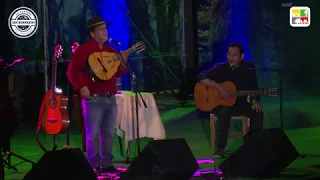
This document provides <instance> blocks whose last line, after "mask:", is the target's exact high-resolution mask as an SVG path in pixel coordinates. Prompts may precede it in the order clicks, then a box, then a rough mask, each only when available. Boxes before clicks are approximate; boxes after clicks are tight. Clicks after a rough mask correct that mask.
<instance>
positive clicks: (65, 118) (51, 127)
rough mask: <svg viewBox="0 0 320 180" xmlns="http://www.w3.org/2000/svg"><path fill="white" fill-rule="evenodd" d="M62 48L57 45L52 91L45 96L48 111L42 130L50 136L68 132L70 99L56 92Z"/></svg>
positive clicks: (43, 118)
mask: <svg viewBox="0 0 320 180" xmlns="http://www.w3.org/2000/svg"><path fill="white" fill-rule="evenodd" d="M62 51H63V49H62V46H61V45H60V44H58V45H56V47H55V53H54V57H53V60H52V77H51V89H49V90H48V92H47V93H46V94H45V96H44V99H45V101H46V109H45V112H44V114H43V116H42V129H43V130H44V132H46V133H47V134H50V135H55V134H64V133H66V132H67V131H68V129H69V125H70V118H69V114H68V97H67V96H63V95H62V94H59V93H57V92H56V73H57V59H58V58H60V57H61V54H62Z"/></svg>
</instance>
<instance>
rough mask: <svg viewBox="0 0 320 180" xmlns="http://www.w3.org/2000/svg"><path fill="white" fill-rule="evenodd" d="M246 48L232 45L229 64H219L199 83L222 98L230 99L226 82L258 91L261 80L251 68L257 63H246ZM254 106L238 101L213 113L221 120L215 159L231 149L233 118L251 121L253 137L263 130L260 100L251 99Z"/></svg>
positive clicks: (253, 97)
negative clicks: (241, 116)
mask: <svg viewBox="0 0 320 180" xmlns="http://www.w3.org/2000/svg"><path fill="white" fill-rule="evenodd" d="M243 57H244V47H243V46H242V45H241V44H240V43H232V44H230V45H229V48H228V52H227V59H228V61H227V62H225V63H222V64H217V65H216V66H215V67H214V68H212V69H209V70H208V71H205V72H203V73H201V74H200V75H199V76H198V77H197V81H198V82H200V83H202V84H204V85H206V86H208V87H212V88H215V89H217V91H218V92H219V95H220V97H221V98H228V97H229V94H228V92H227V90H226V89H225V88H224V87H222V86H220V85H219V83H222V82H225V81H231V82H233V83H234V84H235V85H236V87H237V90H258V89H259V86H258V80H257V77H256V73H255V71H253V70H247V68H254V65H253V63H251V62H247V61H244V60H243ZM250 100H251V103H249V102H247V97H245V96H242V97H241V96H239V97H237V101H236V103H235V104H234V105H233V106H231V107H225V106H218V107H216V108H215V109H213V113H214V114H215V115H216V116H217V117H218V121H217V122H218V126H217V127H218V130H219V133H218V137H217V143H216V144H217V147H216V148H217V150H216V151H215V152H216V153H215V155H214V157H215V158H220V157H222V156H223V154H224V150H225V147H226V145H227V140H228V133H229V126H230V121H231V116H236V115H244V116H247V117H249V118H250V131H251V132H250V133H249V134H251V135H252V132H255V131H258V130H261V129H262V125H263V109H262V107H261V106H260V105H259V100H260V97H259V96H250Z"/></svg>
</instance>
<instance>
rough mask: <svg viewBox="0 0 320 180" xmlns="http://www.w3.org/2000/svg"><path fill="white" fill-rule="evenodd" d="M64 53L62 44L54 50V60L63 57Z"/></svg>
mask: <svg viewBox="0 0 320 180" xmlns="http://www.w3.org/2000/svg"><path fill="white" fill-rule="evenodd" d="M62 51H63V47H62V46H61V44H57V45H56V47H55V48H54V55H53V59H54V60H56V59H58V58H60V57H61V55H62Z"/></svg>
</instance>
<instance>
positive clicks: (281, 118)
mask: <svg viewBox="0 0 320 180" xmlns="http://www.w3.org/2000/svg"><path fill="white" fill-rule="evenodd" d="M246 69H248V70H254V71H270V72H277V73H278V76H279V91H280V92H279V94H280V128H281V130H283V128H284V125H283V124H284V123H283V70H282V69H267V68H246ZM298 155H299V156H300V157H302V158H305V157H306V155H305V154H300V153H298Z"/></svg>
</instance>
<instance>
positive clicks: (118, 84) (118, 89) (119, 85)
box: [117, 77, 122, 94]
mask: <svg viewBox="0 0 320 180" xmlns="http://www.w3.org/2000/svg"><path fill="white" fill-rule="evenodd" d="M117 91H118V92H117V94H121V91H122V79H121V77H120V78H117Z"/></svg>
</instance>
